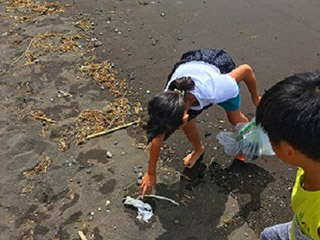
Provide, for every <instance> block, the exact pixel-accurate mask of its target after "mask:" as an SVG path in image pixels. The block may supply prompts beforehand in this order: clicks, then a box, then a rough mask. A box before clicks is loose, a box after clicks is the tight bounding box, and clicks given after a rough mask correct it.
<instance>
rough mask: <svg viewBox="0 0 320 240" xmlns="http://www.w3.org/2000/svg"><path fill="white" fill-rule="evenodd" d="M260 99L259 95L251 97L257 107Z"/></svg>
mask: <svg viewBox="0 0 320 240" xmlns="http://www.w3.org/2000/svg"><path fill="white" fill-rule="evenodd" d="M260 100H261V97H260V96H256V97H252V102H253V104H254V105H255V106H256V107H258V105H259V102H260Z"/></svg>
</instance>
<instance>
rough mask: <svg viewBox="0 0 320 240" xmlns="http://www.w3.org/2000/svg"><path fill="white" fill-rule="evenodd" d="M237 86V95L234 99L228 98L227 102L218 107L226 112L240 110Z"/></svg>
mask: <svg viewBox="0 0 320 240" xmlns="http://www.w3.org/2000/svg"><path fill="white" fill-rule="evenodd" d="M238 86H239V93H238V95H237V96H235V97H234V98H230V99H228V100H227V101H224V102H221V103H218V105H219V106H221V107H223V108H224V109H225V110H226V111H228V112H234V111H236V110H238V109H239V108H240V104H241V96H240V84H238Z"/></svg>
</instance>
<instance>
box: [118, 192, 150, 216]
mask: <svg viewBox="0 0 320 240" xmlns="http://www.w3.org/2000/svg"><path fill="white" fill-rule="evenodd" d="M123 203H124V204H125V205H131V206H134V207H136V208H137V209H138V216H137V218H138V219H139V220H143V221H145V222H149V219H150V218H151V217H152V216H153V210H152V207H151V206H150V205H149V204H148V203H144V202H142V201H141V200H139V199H134V198H132V197H130V196H127V197H125V198H124V202H123Z"/></svg>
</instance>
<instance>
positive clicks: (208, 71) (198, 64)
mask: <svg viewBox="0 0 320 240" xmlns="http://www.w3.org/2000/svg"><path fill="white" fill-rule="evenodd" d="M181 77H191V79H192V80H193V81H194V83H195V88H194V90H192V91H190V93H191V94H193V95H194V96H195V98H196V99H197V100H198V102H199V106H191V107H190V109H192V110H201V109H202V108H203V107H205V106H207V105H209V104H211V103H215V104H217V103H221V102H224V101H226V100H228V99H230V98H234V97H236V96H237V95H238V93H239V87H238V84H237V82H236V80H235V79H234V78H233V77H231V76H230V75H228V74H221V72H220V70H219V69H218V68H217V67H215V66H214V65H211V64H209V63H206V62H203V61H191V62H187V63H184V64H181V65H180V66H179V67H178V68H177V69H176V71H175V72H174V73H173V75H172V77H171V79H170V81H169V82H168V85H167V86H166V89H165V90H168V87H169V85H170V83H171V82H172V81H173V80H175V79H177V78H181Z"/></svg>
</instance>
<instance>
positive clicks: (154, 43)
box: [151, 40, 159, 46]
mask: <svg viewBox="0 0 320 240" xmlns="http://www.w3.org/2000/svg"><path fill="white" fill-rule="evenodd" d="M158 42H159V41H158V40H154V41H152V43H151V44H152V46H155V45H156V44H157V43H158Z"/></svg>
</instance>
